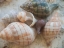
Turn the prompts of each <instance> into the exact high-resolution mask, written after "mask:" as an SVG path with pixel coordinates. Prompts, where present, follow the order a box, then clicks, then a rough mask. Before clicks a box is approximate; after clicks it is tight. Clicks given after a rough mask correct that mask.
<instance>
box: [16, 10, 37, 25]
mask: <svg viewBox="0 0 64 48" xmlns="http://www.w3.org/2000/svg"><path fill="white" fill-rule="evenodd" d="M17 18H18V19H19V20H20V21H21V22H25V21H27V20H32V23H31V25H30V26H33V25H34V24H35V23H36V22H37V20H36V19H35V17H34V15H33V14H32V13H30V12H26V11H22V12H19V14H18V15H17Z"/></svg>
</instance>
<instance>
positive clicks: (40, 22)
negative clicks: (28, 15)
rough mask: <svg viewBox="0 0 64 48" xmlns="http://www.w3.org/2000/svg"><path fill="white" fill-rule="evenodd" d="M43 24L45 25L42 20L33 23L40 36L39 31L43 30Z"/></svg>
mask: <svg viewBox="0 0 64 48" xmlns="http://www.w3.org/2000/svg"><path fill="white" fill-rule="evenodd" d="M45 24H46V22H45V21H44V20H43V19H41V20H38V21H37V22H36V23H35V28H36V30H37V33H38V34H40V32H41V29H42V28H44V26H45Z"/></svg>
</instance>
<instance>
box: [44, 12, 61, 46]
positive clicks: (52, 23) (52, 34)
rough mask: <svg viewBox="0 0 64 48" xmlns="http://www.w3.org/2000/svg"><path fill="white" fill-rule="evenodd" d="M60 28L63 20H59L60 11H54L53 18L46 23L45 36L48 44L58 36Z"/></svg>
mask: <svg viewBox="0 0 64 48" xmlns="http://www.w3.org/2000/svg"><path fill="white" fill-rule="evenodd" d="M60 30H61V22H60V21H59V17H58V13H54V14H53V16H52V18H51V19H50V20H49V21H48V22H47V23H46V25H45V28H44V32H43V37H44V38H45V40H46V42H47V44H48V45H50V44H51V42H52V40H53V39H54V38H56V37H57V35H58V34H59V33H60Z"/></svg>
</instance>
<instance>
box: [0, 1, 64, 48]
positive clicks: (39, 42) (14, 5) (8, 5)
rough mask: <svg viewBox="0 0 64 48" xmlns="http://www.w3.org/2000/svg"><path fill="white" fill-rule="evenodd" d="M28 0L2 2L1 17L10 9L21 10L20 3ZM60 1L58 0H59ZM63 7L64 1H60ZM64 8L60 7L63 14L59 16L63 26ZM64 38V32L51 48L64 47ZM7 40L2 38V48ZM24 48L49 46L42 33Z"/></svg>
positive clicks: (0, 7) (0, 5) (14, 47)
mask: <svg viewBox="0 0 64 48" xmlns="http://www.w3.org/2000/svg"><path fill="white" fill-rule="evenodd" d="M25 1H26V0H24V1H23V0H13V1H11V2H3V3H1V4H0V18H1V17H3V16H4V15H5V14H7V13H8V12H9V11H10V10H13V9H14V10H18V11H21V8H20V5H22V4H23V3H24V2H25ZM57 1H58V0H57ZM59 4H60V5H61V6H62V7H63V6H64V2H62V3H59ZM59 9H60V8H59ZM63 9H64V8H62V9H60V12H59V13H61V15H60V16H59V17H60V19H61V20H62V27H63V28H64V26H63V25H64V21H63V20H64V15H63V14H64V11H63ZM63 40H64V34H62V35H61V36H60V37H58V38H56V39H55V40H54V41H53V43H52V44H51V46H50V47H49V48H64V47H63V46H64V45H63V44H64V43H62V42H64V41H63ZM5 43H6V42H5V41H4V40H2V39H0V48H3V46H5V45H6V44H5ZM9 48H21V47H19V46H16V45H13V44H9ZM22 48H48V47H47V46H46V43H45V40H44V39H43V36H42V35H38V36H37V37H36V39H35V41H34V42H33V43H32V44H31V45H29V46H27V47H22Z"/></svg>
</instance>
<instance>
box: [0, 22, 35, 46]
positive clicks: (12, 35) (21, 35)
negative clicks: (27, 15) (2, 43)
mask: <svg viewBox="0 0 64 48" xmlns="http://www.w3.org/2000/svg"><path fill="white" fill-rule="evenodd" d="M0 38H2V39H4V40H6V41H8V42H12V43H15V44H18V45H21V46H25V45H29V44H31V43H32V42H33V41H34V39H35V32H34V31H33V30H32V29H31V28H30V27H29V26H28V25H26V24H24V23H20V22H14V23H11V24H9V25H8V26H7V27H6V28H5V29H4V30H2V31H1V32H0Z"/></svg>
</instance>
